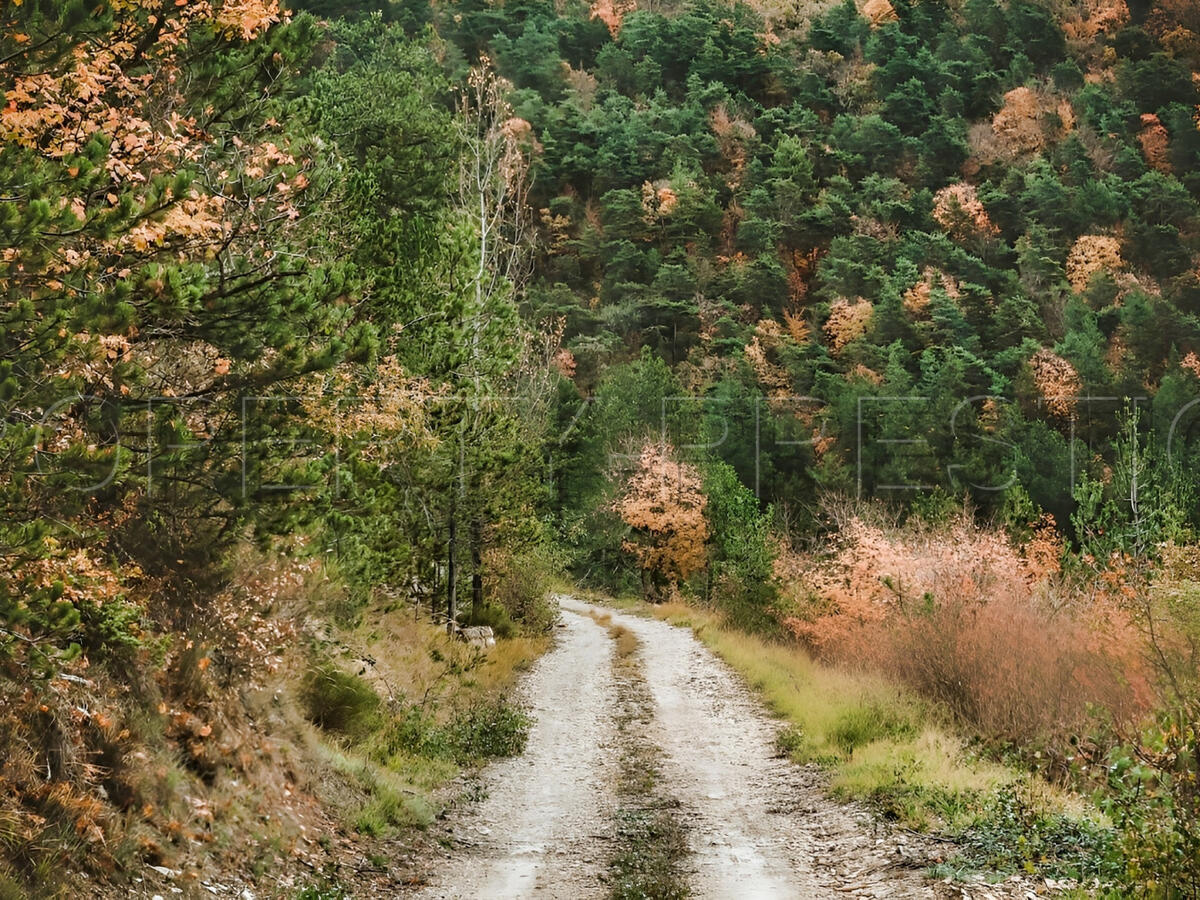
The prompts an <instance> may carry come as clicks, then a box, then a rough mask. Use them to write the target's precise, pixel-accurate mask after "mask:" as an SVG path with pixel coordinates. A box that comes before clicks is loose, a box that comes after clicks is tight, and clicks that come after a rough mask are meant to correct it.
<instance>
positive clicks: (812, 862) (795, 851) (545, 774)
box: [418, 597, 934, 900]
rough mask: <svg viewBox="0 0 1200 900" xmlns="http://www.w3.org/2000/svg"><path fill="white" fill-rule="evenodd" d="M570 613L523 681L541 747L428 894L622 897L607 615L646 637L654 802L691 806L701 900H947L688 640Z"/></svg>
mask: <svg viewBox="0 0 1200 900" xmlns="http://www.w3.org/2000/svg"><path fill="white" fill-rule="evenodd" d="M559 601H560V604H561V606H562V608H563V621H564V625H565V627H564V628H563V629H561V632H560V639H559V640H558V642H557V644H556V646H555V648H554V649H553V650H552V651H551V652H550V653H548V654H547V655H546V656H545V657H543V658H542V660H541V661H540V662H539V664H538V665H537V667H536V668H535V669H534V671H533V672H532V673H531V674H530V675H529V677H528V678H527V679H526V681H525V682H524V685H523V689H524V691H525V694H526V699H527V702H529V703H530V705H531V707H532V709H533V712H534V715H535V716H536V724H535V725H534V727H533V730H532V732H531V734H530V739H529V745H528V748H527V750H526V752H525V753H524V754H523V755H522V756H521V757H519V758H516V759H513V760H509V761H506V762H503V763H499V764H497V765H495V766H492V767H490V768H489V769H488V770H487V771H486V772H485V773H484V776H483V782H484V788H485V790H486V798H485V799H483V800H482V801H481V802H479V803H477V804H472V805H469V806H468V808H466V809H465V810H463V811H462V812H458V813H455V815H454V816H453V817H452V820H451V823H450V825H449V827H450V829H452V831H451V834H452V836H453V841H454V844H455V846H456V848H457V852H456V853H455V854H454V855H453V856H452V859H451V861H450V862H449V864H448V865H447V866H445V867H444V868H443V869H442V870H441V871H440V872H439V874H438V877H437V881H436V883H435V884H432V885H431V886H429V887H427V888H426V889H424V890H423V891H421V892H420V893H419V894H418V896H420V897H422V898H426V900H433V898H451V897H454V898H458V897H461V898H489V900H494V898H506V897H525V896H536V897H549V898H563V900H567V898H571V900H575V898H587V897H603V896H606V895H608V894H609V892H610V887H609V886H608V885H607V884H606V883H605V874H606V870H607V866H608V861H609V860H610V859H612V857H613V854H614V852H616V850H617V848H616V846H615V844H616V843H617V841H618V837H617V834H616V832H615V827H614V822H613V813H614V810H615V809H616V807H617V805H618V798H617V796H616V790H617V788H616V781H617V778H616V773H615V767H616V764H617V760H618V759H619V758H620V756H621V746H620V741H621V740H622V739H623V738H622V737H621V736H620V734H619V733H618V730H617V729H616V728H615V726H614V716H615V715H616V705H615V700H614V695H615V690H614V678H613V665H614V649H613V643H614V641H613V640H612V638H611V636H610V634H611V629H610V628H609V627H605V625H602V624H601V623H600V622H599V621H597V620H596V618H595V617H598V616H603V617H604V618H605V620H607V621H611V622H612V623H614V624H616V625H620V626H622V627H623V628H624V629H627V630H628V631H629V632H632V634H634V635H635V636H636V637H637V639H638V647H637V650H636V653H637V654H639V656H640V659H639V660H638V662H639V663H640V666H639V668H640V670H641V672H642V673H644V678H645V682H646V685H645V687H646V689H647V690H646V692H645V693H646V695H647V696H649V697H650V698H651V699H650V703H649V706H650V709H649V710H648V715H647V716H646V720H647V721H648V723H649V724H648V725H646V726H645V734H643V735H639V738H640V739H647V740H649V741H650V742H652V743H653V744H654V745H655V746H656V748H657V751H658V752H657V754H656V758H657V760H658V763H657V772H656V778H657V780H658V781H659V787H658V788H657V789H656V790H657V792H658V793H659V794H661V795H663V796H670V797H672V798H673V799H674V800H675V801H677V803H678V806H677V811H676V815H677V817H678V820H679V822H680V824H681V826H682V828H683V831H684V833H685V834H686V837H687V845H688V853H687V854H686V858H684V859H682V860H679V861H678V868H679V871H680V873H681V875H682V879H683V880H684V882H685V884H684V885H683V887H684V888H685V889H686V890H687V892H688V894H689V895H690V896H693V897H702V898H739V900H748V898H763V900H767V898H797V900H800V898H824V897H847V896H851V897H854V896H858V897H893V898H915V897H932V896H934V893H933V891H932V889H931V888H930V886H929V885H928V883H927V882H926V880H925V879H924V877H923V876H922V874H921V871H920V869H919V867H917V866H916V865H914V864H913V860H912V858H911V856H910V855H909V854H908V853H907V852H905V848H904V847H903V846H902V843H903V842H898V841H897V840H896V839H894V838H892V837H889V836H888V835H887V834H886V833H885V832H882V831H879V830H878V829H877V828H876V827H875V826H874V825H873V824H872V823H871V822H870V819H869V817H868V816H867V815H866V814H865V813H864V812H863V811H861V810H858V809H856V808H853V807H848V806H844V805H841V804H838V803H835V802H833V801H830V800H829V799H827V798H826V797H825V796H824V794H823V792H822V790H821V786H820V777H819V774H818V773H816V772H815V771H813V770H811V769H806V768H803V767H799V766H795V765H793V764H791V763H789V762H787V761H786V760H783V759H780V758H778V757H777V754H776V751H775V746H774V738H775V733H776V729H777V727H778V725H777V724H776V722H775V721H774V720H772V719H771V718H770V717H769V716H768V715H767V714H766V712H765V711H764V710H763V709H762V708H761V706H760V704H759V703H758V702H757V701H756V699H755V698H754V697H752V696H751V695H750V693H749V692H748V691H747V689H746V688H745V687H744V686H743V685H742V684H741V682H740V681H739V680H738V678H737V676H736V675H735V674H734V673H733V672H732V671H730V670H729V668H728V667H727V666H726V665H725V664H724V663H722V662H721V661H720V660H718V659H717V658H716V657H714V656H713V655H712V653H710V652H709V651H708V650H707V649H706V648H705V647H704V646H703V645H702V644H700V643H699V642H698V641H697V640H696V639H695V637H694V636H693V635H692V633H691V632H690V631H689V630H687V629H683V628H676V627H674V626H671V625H668V624H667V623H665V622H660V621H655V620H650V619H644V618H641V617H638V616H633V615H625V614H619V613H613V612H611V611H610V610H604V611H602V612H601V611H598V610H595V609H594V608H593V607H590V606H589V605H587V604H585V603H582V602H580V601H578V600H575V599H573V598H570V597H561V598H559ZM608 617H611V620H608ZM607 621H606V624H607ZM625 739H627V738H625ZM898 848H899V852H898ZM635 849H636V848H635Z"/></svg>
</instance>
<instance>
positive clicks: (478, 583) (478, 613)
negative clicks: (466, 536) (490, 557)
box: [471, 516, 483, 624]
mask: <svg viewBox="0 0 1200 900" xmlns="http://www.w3.org/2000/svg"><path fill="white" fill-rule="evenodd" d="M471 615H472V616H474V617H475V622H476V624H478V623H479V622H480V620H481V617H482V616H483V522H481V521H480V519H479V517H478V516H475V517H474V518H472V519H471Z"/></svg>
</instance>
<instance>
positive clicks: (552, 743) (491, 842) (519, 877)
mask: <svg viewBox="0 0 1200 900" xmlns="http://www.w3.org/2000/svg"><path fill="white" fill-rule="evenodd" d="M562 621H563V625H564V626H565V627H564V628H561V629H559V635H558V640H557V642H556V645H555V647H554V649H553V650H552V651H551V652H549V653H547V654H546V655H545V656H543V657H542V658H541V660H539V662H538V663H537V665H536V666H535V667H534V669H533V671H532V672H530V674H529V675H528V676H527V677H526V679H525V680H524V682H523V684H522V691H523V693H524V695H525V700H526V702H527V703H528V704H529V706H530V708H531V711H532V713H533V715H534V716H535V718H536V721H535V723H534V726H533V728H532V730H531V731H530V734H529V743H528V746H527V747H526V749H525V752H524V753H523V754H522V755H521V756H519V757H516V758H514V759H510V760H504V761H503V762H499V763H496V764H495V765H492V766H490V767H489V768H488V770H487V771H486V773H485V774H484V778H483V787H484V790H486V792H487V795H486V797H485V799H484V800H482V802H480V803H478V804H473V805H471V806H469V807H467V808H466V809H465V810H464V812H463V815H462V816H461V818H458V819H457V821H455V822H454V823H453V824H452V829H453V830H452V837H453V840H454V843H455V844H456V846H457V847H458V849H459V852H458V853H456V854H454V855H452V857H451V860H450V862H449V863H448V864H447V865H446V867H445V868H443V869H442V870H441V871H440V872H438V874H437V877H436V881H435V882H434V883H433V884H432V885H430V886H429V887H428V888H427V889H425V890H423V891H421V892H420V893H418V894H417V895H416V896H418V897H422V898H429V900H433V898H450V897H454V898H464V900H465V898H471V900H475V898H479V900H482V898H488V900H503V898H508V897H527V896H531V895H535V896H539V897H562V898H564V900H566V898H583V897H593V896H602V895H603V893H604V891H603V885H602V884H601V881H600V876H601V874H602V873H603V872H604V870H605V867H606V862H607V848H608V846H609V845H610V843H611V829H612V824H611V819H612V816H611V811H612V808H613V802H614V801H613V796H612V782H613V779H614V766H615V763H616V759H617V754H616V750H615V747H614V718H615V702H616V689H615V685H614V681H613V665H612V662H613V642H612V640H611V639H610V638H609V636H608V632H607V631H606V630H605V629H603V628H601V627H600V626H599V625H598V624H596V623H595V622H594V621H592V620H591V619H590V618H588V617H587V616H586V615H582V614H580V613H577V612H571V611H566V610H564V612H563V616H562Z"/></svg>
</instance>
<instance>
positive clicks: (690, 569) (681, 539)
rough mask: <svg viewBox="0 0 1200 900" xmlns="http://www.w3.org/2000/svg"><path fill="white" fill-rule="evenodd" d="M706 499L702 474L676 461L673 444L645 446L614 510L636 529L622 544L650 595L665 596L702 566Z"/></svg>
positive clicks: (706, 529)
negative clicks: (672, 587)
mask: <svg viewBox="0 0 1200 900" xmlns="http://www.w3.org/2000/svg"><path fill="white" fill-rule="evenodd" d="M707 502H708V501H707V498H706V497H705V495H704V491H703V490H702V481H701V478H700V473H699V472H698V471H697V470H696V468H695V467H694V466H691V465H689V464H687V463H684V462H678V461H677V460H676V458H675V452H674V450H673V449H672V448H671V446H670V445H669V444H666V443H651V444H647V445H646V446H645V447H643V448H642V452H641V455H640V456H639V457H638V461H637V464H636V467H635V468H634V471H633V474H632V475H630V477H629V479H628V481H626V483H625V489H624V491H623V492H622V494H621V496H620V497H619V498H618V500H617V501H616V510H617V513H618V514H619V515H620V516H621V520H622V521H623V522H624V523H625V524H626V525H628V526H629V527H630V529H631V530H632V533H631V535H630V536H629V537H628V538H626V539H625V541H624V542H623V543H622V547H623V548H624V549H625V550H626V551H627V552H628V553H630V554H632V555H633V557H634V558H635V559H636V560H637V563H638V568H639V569H640V570H641V574H642V590H643V593H644V594H645V595H646V598H647V599H651V600H657V599H661V596H662V591H663V588H664V587H666V586H668V585H669V586H677V585H678V584H679V582H680V581H682V580H684V579H686V578H687V577H688V576H689V575H692V574H693V573H694V572H696V571H698V570H699V569H701V568H703V566H704V563H705V541H706V540H707V539H708V524H707V522H706V521H705V518H704V508H705V506H706V505H707Z"/></svg>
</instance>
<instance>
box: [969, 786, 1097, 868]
mask: <svg viewBox="0 0 1200 900" xmlns="http://www.w3.org/2000/svg"><path fill="white" fill-rule="evenodd" d="M957 837H958V841H959V846H960V848H961V853H960V855H959V857H958V859H957V860H955V862H959V863H965V864H966V865H967V866H968V867H970V868H973V869H987V870H991V871H997V872H1001V873H1008V872H1015V871H1022V872H1027V873H1029V874H1037V875H1039V876H1042V877H1048V878H1067V879H1071V880H1074V881H1081V882H1084V881H1086V882H1090V881H1093V880H1099V881H1100V882H1101V883H1104V882H1111V881H1112V880H1113V879H1114V878H1116V877H1117V876H1118V875H1119V874H1120V873H1119V869H1118V867H1117V866H1115V865H1114V859H1115V856H1114V849H1115V840H1116V833H1115V832H1114V830H1113V829H1112V828H1111V827H1108V826H1106V825H1103V824H1099V823H1097V822H1093V821H1091V820H1089V819H1086V818H1077V817H1072V816H1066V815H1061V814H1058V813H1048V812H1046V811H1044V810H1041V809H1038V808H1036V807H1035V805H1034V804H1032V803H1030V802H1029V801H1027V800H1026V799H1025V798H1023V797H1022V796H1021V795H1020V794H1019V793H1018V792H1017V791H1016V790H1015V789H1013V788H1012V787H1011V786H1010V787H1006V788H1003V789H1001V790H1000V791H998V792H996V793H995V794H994V795H993V796H992V797H991V799H990V800H989V801H988V802H987V803H986V804H985V806H984V809H983V812H982V814H981V815H980V816H979V818H978V819H977V820H976V822H975V823H974V824H972V825H971V826H970V827H969V828H967V829H966V830H965V831H964V832H963V833H962V834H960V835H958V836H957Z"/></svg>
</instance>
